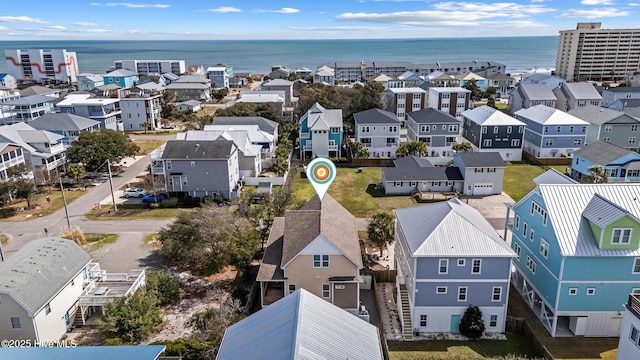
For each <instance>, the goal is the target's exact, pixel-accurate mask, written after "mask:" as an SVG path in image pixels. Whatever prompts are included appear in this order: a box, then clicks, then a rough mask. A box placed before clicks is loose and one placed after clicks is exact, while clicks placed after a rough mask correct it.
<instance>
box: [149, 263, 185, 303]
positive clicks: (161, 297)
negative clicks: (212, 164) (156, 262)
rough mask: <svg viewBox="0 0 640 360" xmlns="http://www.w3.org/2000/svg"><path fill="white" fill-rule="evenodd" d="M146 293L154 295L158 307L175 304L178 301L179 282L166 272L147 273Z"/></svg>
mask: <svg viewBox="0 0 640 360" xmlns="http://www.w3.org/2000/svg"><path fill="white" fill-rule="evenodd" d="M146 286H147V291H148V292H150V293H152V294H154V295H155V296H156V297H157V298H158V301H159V302H160V305H168V304H177V303H178V301H180V280H179V279H178V277H177V276H175V275H172V274H170V273H169V272H168V271H166V270H150V271H148V272H147V285H146Z"/></svg>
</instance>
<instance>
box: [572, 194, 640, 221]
mask: <svg viewBox="0 0 640 360" xmlns="http://www.w3.org/2000/svg"><path fill="white" fill-rule="evenodd" d="M627 215H628V216H631V218H634V219H635V220H636V221H638V219H637V218H636V217H635V216H633V214H631V213H629V212H628V211H627V210H626V209H624V208H622V207H620V206H619V205H617V204H614V203H612V202H611V201H609V200H607V199H606V198H604V197H602V196H601V195H600V194H598V193H595V194H594V195H593V197H592V198H591V200H590V201H589V203H588V204H587V206H586V207H585V208H584V211H583V212H582V216H584V217H585V218H586V219H587V220H590V221H591V222H593V223H594V224H596V225H597V226H598V227H600V228H603V227H605V226H607V225H609V224H611V223H612V222H614V221H617V220H619V219H621V218H623V217H625V216H627Z"/></svg>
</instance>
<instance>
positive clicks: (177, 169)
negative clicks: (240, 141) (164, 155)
mask: <svg viewBox="0 0 640 360" xmlns="http://www.w3.org/2000/svg"><path fill="white" fill-rule="evenodd" d="M166 160H167V159H165V162H166ZM169 160H171V159H169ZM194 161H195V166H193V167H192V166H191V160H184V159H173V160H171V169H170V170H169V169H167V171H166V173H167V177H168V178H171V177H178V178H179V177H180V176H186V177H187V185H184V183H180V184H176V183H175V180H174V184H173V187H172V186H170V185H169V184H167V188H168V191H169V192H187V193H189V194H190V195H192V196H200V197H203V196H206V195H213V193H215V192H217V193H220V194H221V195H222V196H223V197H227V198H229V197H230V196H231V191H232V189H233V188H234V186H235V185H236V184H237V183H238V181H239V180H240V173H239V164H238V151H237V149H235V148H234V151H233V153H232V154H231V155H230V157H229V159H227V160H194ZM172 174H174V175H172ZM179 174H181V175H179ZM167 180H168V179H167Z"/></svg>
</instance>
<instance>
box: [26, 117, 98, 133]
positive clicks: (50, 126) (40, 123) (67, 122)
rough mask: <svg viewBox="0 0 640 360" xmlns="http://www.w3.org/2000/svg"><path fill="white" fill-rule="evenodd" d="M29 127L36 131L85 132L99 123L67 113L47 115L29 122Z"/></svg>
mask: <svg viewBox="0 0 640 360" xmlns="http://www.w3.org/2000/svg"><path fill="white" fill-rule="evenodd" d="M29 125H31V126H33V127H34V128H35V129H37V130H49V131H55V130H85V129H89V128H91V127H94V126H96V125H100V122H99V121H95V120H91V119H88V118H85V117H82V116H78V115H74V114H69V113H49V114H44V115H42V116H40V117H38V118H36V119H34V120H31V121H29Z"/></svg>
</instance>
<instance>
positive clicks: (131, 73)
mask: <svg viewBox="0 0 640 360" xmlns="http://www.w3.org/2000/svg"><path fill="white" fill-rule="evenodd" d="M130 76H138V73H137V72H135V71H130V70H127V69H118V70H113V71H112V72H109V73H107V74H106V75H104V77H130Z"/></svg>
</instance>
